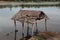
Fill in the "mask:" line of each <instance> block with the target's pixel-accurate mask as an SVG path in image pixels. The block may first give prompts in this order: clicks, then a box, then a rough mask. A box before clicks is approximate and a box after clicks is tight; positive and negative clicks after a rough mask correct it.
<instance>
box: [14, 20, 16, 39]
mask: <svg viewBox="0 0 60 40" xmlns="http://www.w3.org/2000/svg"><path fill="white" fill-rule="evenodd" d="M14 25H15V37H14V40H16V34H17V33H16V20H15V19H14Z"/></svg>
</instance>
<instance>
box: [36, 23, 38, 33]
mask: <svg viewBox="0 0 60 40" xmlns="http://www.w3.org/2000/svg"><path fill="white" fill-rule="evenodd" d="M37 32H38V27H37V22H36V33H37Z"/></svg>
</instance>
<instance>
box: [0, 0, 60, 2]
mask: <svg viewBox="0 0 60 40" xmlns="http://www.w3.org/2000/svg"><path fill="white" fill-rule="evenodd" d="M0 1H16V2H20V1H22V2H43V1H48V2H52V1H53V2H56V1H60V0H0Z"/></svg>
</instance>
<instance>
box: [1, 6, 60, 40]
mask: <svg viewBox="0 0 60 40" xmlns="http://www.w3.org/2000/svg"><path fill="white" fill-rule="evenodd" d="M21 9H23V10H39V11H44V12H45V14H46V15H47V16H48V17H49V19H48V21H47V26H48V31H53V32H57V33H60V31H59V30H60V18H59V17H60V7H58V6H57V7H56V6H44V7H21V6H16V7H11V6H9V7H0V40H13V39H14V23H13V20H11V18H12V17H13V15H15V14H16V13H17V12H18V11H19V10H21ZM30 26H31V25H30ZM17 29H18V33H17V40H18V39H19V38H21V23H20V22H17ZM31 29H32V27H30V33H31ZM38 29H39V31H44V20H42V21H41V22H39V23H38ZM26 30H27V29H26V24H25V30H24V31H25V34H26ZM7 33H9V36H7V35H6V34H7Z"/></svg>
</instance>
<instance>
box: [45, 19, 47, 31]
mask: <svg viewBox="0 0 60 40" xmlns="http://www.w3.org/2000/svg"><path fill="white" fill-rule="evenodd" d="M45 31H46V32H47V19H46V18H45Z"/></svg>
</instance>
